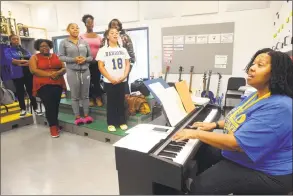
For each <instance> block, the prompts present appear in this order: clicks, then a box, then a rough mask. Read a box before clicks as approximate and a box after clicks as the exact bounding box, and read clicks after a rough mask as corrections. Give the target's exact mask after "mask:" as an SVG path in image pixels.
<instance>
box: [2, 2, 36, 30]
mask: <svg viewBox="0 0 293 196" xmlns="http://www.w3.org/2000/svg"><path fill="white" fill-rule="evenodd" d="M1 11H2V13H3V15H4V16H5V17H6V18H7V17H8V11H11V13H12V18H15V19H16V23H23V24H26V25H32V19H31V13H30V5H28V4H24V3H19V2H13V1H1Z"/></svg>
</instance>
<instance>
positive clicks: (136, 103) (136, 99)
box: [125, 95, 151, 116]
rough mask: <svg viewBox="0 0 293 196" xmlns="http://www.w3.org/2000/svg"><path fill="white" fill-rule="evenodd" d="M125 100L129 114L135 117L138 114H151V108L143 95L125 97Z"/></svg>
mask: <svg viewBox="0 0 293 196" xmlns="http://www.w3.org/2000/svg"><path fill="white" fill-rule="evenodd" d="M125 100H126V102H127V105H128V113H129V114H130V115H131V116H133V115H135V114H136V112H139V113H140V114H144V115H146V114H149V113H150V112H151V111H150V107H149V104H148V102H147V100H146V99H145V97H144V96H143V95H138V96H137V95H125Z"/></svg>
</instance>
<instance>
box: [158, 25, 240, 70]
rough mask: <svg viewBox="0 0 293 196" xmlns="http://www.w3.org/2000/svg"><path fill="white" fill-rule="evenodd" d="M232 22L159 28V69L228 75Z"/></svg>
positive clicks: (230, 66)
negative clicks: (180, 69) (160, 66)
mask: <svg viewBox="0 0 293 196" xmlns="http://www.w3.org/2000/svg"><path fill="white" fill-rule="evenodd" d="M234 26H235V25H234V22H228V23H217V24H202V25H190V26H176V27H164V28H162V65H163V67H162V68H163V69H162V70H163V72H165V70H166V67H167V66H170V69H169V73H171V74H178V73H179V67H180V66H182V67H183V72H182V73H183V74H188V73H190V70H191V66H194V72H193V73H198V74H202V73H204V72H205V71H207V70H212V71H213V72H220V73H221V74H224V75H225V74H226V75H231V74H232V65H233V48H234Z"/></svg>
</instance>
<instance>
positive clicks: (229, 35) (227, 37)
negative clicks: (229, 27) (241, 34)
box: [221, 33, 234, 43]
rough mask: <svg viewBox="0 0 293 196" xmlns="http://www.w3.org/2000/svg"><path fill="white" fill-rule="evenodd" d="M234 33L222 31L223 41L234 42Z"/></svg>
mask: <svg viewBox="0 0 293 196" xmlns="http://www.w3.org/2000/svg"><path fill="white" fill-rule="evenodd" d="M233 35H234V34H233V33H222V34H221V43H233Z"/></svg>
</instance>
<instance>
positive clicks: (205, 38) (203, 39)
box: [196, 35, 208, 44]
mask: <svg viewBox="0 0 293 196" xmlns="http://www.w3.org/2000/svg"><path fill="white" fill-rule="evenodd" d="M196 43H197V44H207V43H208V35H197V36H196Z"/></svg>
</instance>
